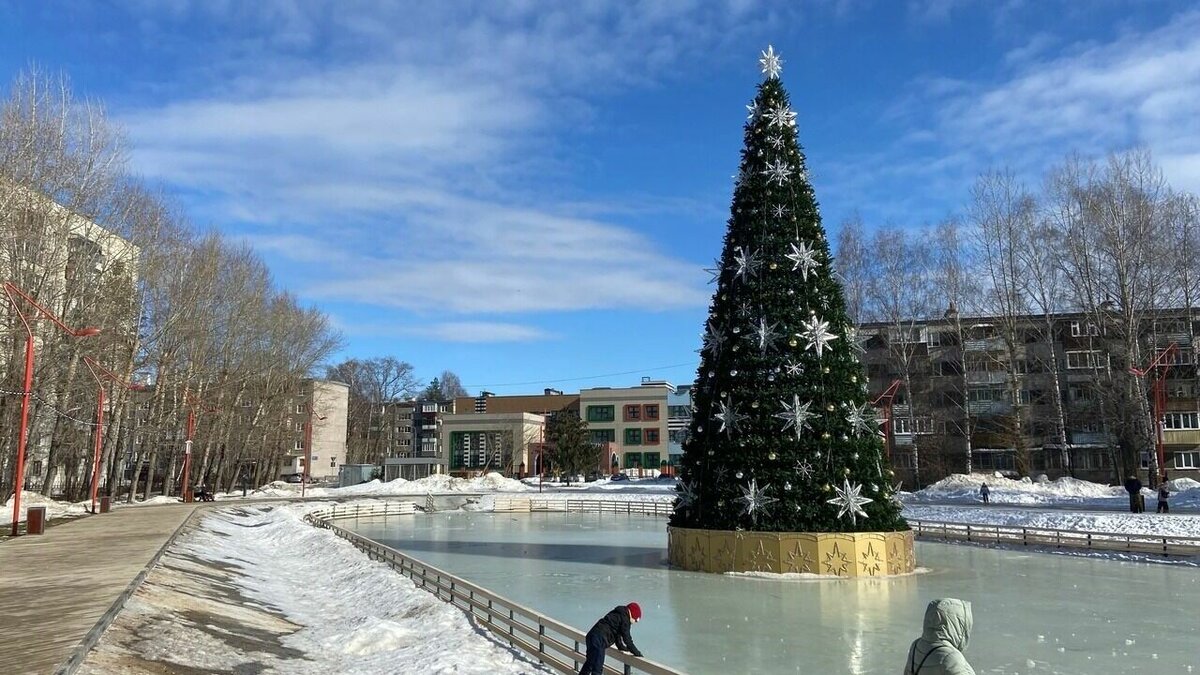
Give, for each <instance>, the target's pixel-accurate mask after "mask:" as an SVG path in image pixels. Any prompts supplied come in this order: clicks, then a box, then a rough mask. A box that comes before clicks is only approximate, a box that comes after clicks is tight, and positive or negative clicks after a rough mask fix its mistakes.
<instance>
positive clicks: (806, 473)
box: [796, 459, 813, 480]
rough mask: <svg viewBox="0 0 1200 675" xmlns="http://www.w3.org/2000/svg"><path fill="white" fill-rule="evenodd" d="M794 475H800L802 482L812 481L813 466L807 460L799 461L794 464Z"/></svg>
mask: <svg viewBox="0 0 1200 675" xmlns="http://www.w3.org/2000/svg"><path fill="white" fill-rule="evenodd" d="M796 473H798V474H800V477H801V478H803V479H804V480H812V477H813V465H812V464H810V463H809V461H808V460H807V459H803V460H800V461H799V462H796Z"/></svg>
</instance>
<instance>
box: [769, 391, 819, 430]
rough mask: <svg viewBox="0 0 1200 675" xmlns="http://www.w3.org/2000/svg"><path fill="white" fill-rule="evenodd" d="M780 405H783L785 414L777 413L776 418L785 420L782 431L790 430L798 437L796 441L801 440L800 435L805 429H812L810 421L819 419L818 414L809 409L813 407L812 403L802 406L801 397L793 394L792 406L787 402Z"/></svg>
mask: <svg viewBox="0 0 1200 675" xmlns="http://www.w3.org/2000/svg"><path fill="white" fill-rule="evenodd" d="M779 403H780V404H781V405H783V412H779V413H775V417H778V418H779V419H781V420H783V429H782V430H783V431H787V430H788V429H791V430H792V433H794V434H795V435H796V440H800V434H801V433H803V432H804V430H805V429H811V428H812V425H811V424H810V423H809V420H811V419H813V418H814V417H817V413H815V412H811V411H810V410H809V408H811V407H812V401H808V402H806V403H803V404H802V403H800V395H799V394H792V402H791V404H790V405H789V404H788V402H787V401H780V402H779Z"/></svg>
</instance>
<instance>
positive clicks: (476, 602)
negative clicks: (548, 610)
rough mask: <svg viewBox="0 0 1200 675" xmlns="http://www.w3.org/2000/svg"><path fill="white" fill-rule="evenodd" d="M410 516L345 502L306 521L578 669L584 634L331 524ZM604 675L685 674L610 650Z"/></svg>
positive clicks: (539, 655)
mask: <svg viewBox="0 0 1200 675" xmlns="http://www.w3.org/2000/svg"><path fill="white" fill-rule="evenodd" d="M413 512H414V504H413V503H412V502H385V503H382V504H381V503H366V504H344V505H338V506H334V507H330V508H327V509H318V510H315V511H311V512H309V513H308V514H307V515H305V517H304V518H305V520H306V521H308V522H309V523H311V524H312V525H314V526H316V527H321V528H325V529H327V530H330V531H331V532H333V533H334V534H336V535H337V536H339V537H341V538H342V539H345V540H346V541H349V542H350V543H351V544H354V546H355V547H357V548H358V549H359V550H361V551H363V552H364V553H366V554H367V556H368V557H370V558H371V559H372V560H379V561H382V562H384V563H387V565H388V566H389V567H391V568H392V569H394V570H396V571H397V572H399V573H401V574H403V575H404V576H407V577H409V578H410V579H412V580H413V582H414V583H415V584H416V585H417V586H418V587H420V588H422V589H424V590H426V591H429V592H430V593H433V594H434V595H435V596H437V598H438V599H440V600H444V601H446V602H448V603H450V604H452V605H454V606H455V607H458V608H459V609H461V610H463V611H464V612H467V613H468V614H470V615H471V616H472V617H473V618H474V619H475V621H476V622H477V623H478V624H479V625H480V626H483V627H484V628H486V629H488V630H489V631H491V632H492V633H494V634H495V635H496V636H498V637H499V638H500V639H501V640H503V641H505V642H507V643H508V644H509V645H510V646H512V647H514V648H517V649H520V650H521V651H523V652H525V653H526V654H528V655H529V656H530V657H532V658H534V659H536V660H537V661H539V662H541V663H543V664H545V665H547V666H549V667H550V668H553V669H554V670H557V671H559V672H562V673H576V672H578V671H579V668H580V666H582V665H583V659H584V655H585V653H586V649H587V646H586V643H585V635H584V633H583V632H581V631H579V630H578V629H576V628H574V627H573V626H568V625H567V624H564V623H560V622H558V621H555V620H554V619H552V618H550V617H548V616H545V615H543V614H540V613H538V612H536V611H534V610H532V609H530V608H528V607H525V606H524V605H520V604H517V603H515V602H513V601H511V600H508V599H506V598H504V597H503V596H501V595H497V594H496V593H493V592H491V591H489V590H487V589H486V588H484V587H482V586H478V585H476V584H473V583H471V582H469V581H466V580H465V579H462V578H460V577H456V576H454V575H453V574H450V573H448V572H445V571H442V570H440V569H438V568H436V567H433V566H431V565H426V564H425V563H423V562H421V561H420V560H417V559H416V558H413V557H412V556H409V555H406V554H404V553H401V552H400V551H397V550H396V549H394V548H391V547H389V546H385V545H383V544H380V543H379V542H376V541H372V540H371V539H368V538H366V537H363V536H361V535H359V534H356V533H354V532H351V531H349V530H346V529H344V528H341V527H338V526H337V525H335V524H334V521H337V520H344V519H350V518H375V517H379V516H391V515H405V514H411V513H413ZM631 512H632V511H631ZM613 664H616V667H614V665H613ZM604 672H605V673H606V674H608V675H632V673H645V674H646V675H683V673H682V672H681V671H678V670H674V669H672V668H668V667H667V666H664V665H662V664H659V663H655V662H654V661H650V660H648V659H645V658H641V657H637V656H633V655H631V654H626V653H624V652H619V651H617V650H615V649H609V650H608V655H607V657H606V663H605V666H604Z"/></svg>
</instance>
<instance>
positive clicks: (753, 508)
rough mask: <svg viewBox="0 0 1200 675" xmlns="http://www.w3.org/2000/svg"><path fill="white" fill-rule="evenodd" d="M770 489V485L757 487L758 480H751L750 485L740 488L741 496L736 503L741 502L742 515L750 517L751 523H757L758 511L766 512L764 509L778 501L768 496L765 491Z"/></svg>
mask: <svg viewBox="0 0 1200 675" xmlns="http://www.w3.org/2000/svg"><path fill="white" fill-rule="evenodd" d="M770 489H771V486H770V485H764V486H763V487H761V488H760V487H758V479H757V478H751V479H750V485H748V486H745V487H743V488H742V496H741V497H738V501H739V502H742V504H743V505H744V506H742V513H744V514H746V515H748V516H750V519H751V520H753V521H756V522H757V521H758V514H759V512H760V511H764V510H766V507H768V506H770V505H771V504H774V503H775V502H777V501H779V500H778V499H776V498H774V497H771V496H768V495H767V491H768V490H770Z"/></svg>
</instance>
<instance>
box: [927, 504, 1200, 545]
mask: <svg viewBox="0 0 1200 675" xmlns="http://www.w3.org/2000/svg"><path fill="white" fill-rule="evenodd" d="M1147 506H1150V505H1149V504H1147ZM904 517H905V518H912V519H916V520H927V521H935V522H946V523H972V524H980V525H1006V526H1009V527H1043V528H1047V529H1055V530H1076V531H1081V532H1108V533H1113V534H1149V535H1154V536H1178V537H1200V518H1197V517H1196V516H1190V515H1189V516H1176V515H1162V514H1156V513H1152V512H1149V513H1095V512H1093V513H1079V512H1072V511H1053V510H1052V511H1034V510H1025V509H1008V508H979V507H977V506H968V507H961V506H927V505H916V504H909V505H906V506H905V507H904Z"/></svg>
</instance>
